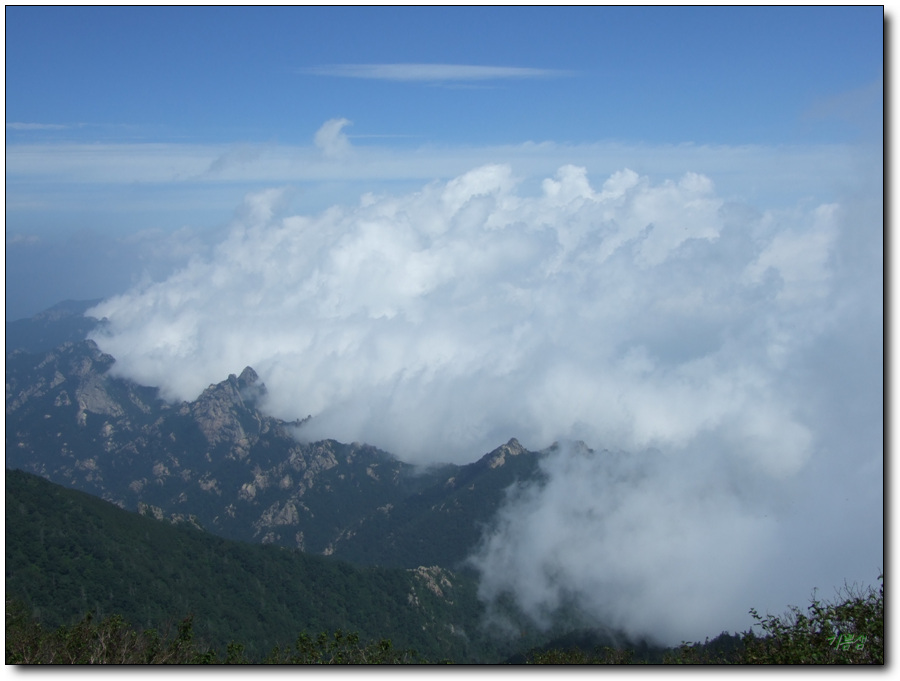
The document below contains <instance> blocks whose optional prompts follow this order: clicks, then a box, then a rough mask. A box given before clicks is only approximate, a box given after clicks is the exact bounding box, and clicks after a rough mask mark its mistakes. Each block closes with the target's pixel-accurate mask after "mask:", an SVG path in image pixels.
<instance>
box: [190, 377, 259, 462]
mask: <svg viewBox="0 0 900 681" xmlns="http://www.w3.org/2000/svg"><path fill="white" fill-rule="evenodd" d="M265 394H266V387H265V385H264V384H262V383H259V376H258V375H257V373H256V372H255V371H254V370H253V369H252V368H251V367H246V368H245V369H244V370H243V371H242V372H241V375H240V376H235V375H234V374H231V375H229V376H228V378H227V380H225V381H223V382H221V383H217V384H214V385H210V386H209V387H208V388H207V389H206V390H204V391H203V393H202V394H201V395H200V397H198V398H197V400H196V401H195V402H193V403H191V404H190V405H189V411H190V414H191V416H192V417H193V418H194V419H195V420H196V422H197V425H198V426H199V427H200V430H201V431H202V432H203V434H204V435H205V436H206V439H207V441H208V442H209V444H210V446H212V447H216V446H217V445H220V444H226V445H229V446H230V448H231V452H230V453H231V455H233V456H236V457H237V458H239V459H242V458H244V457H245V456H247V454H248V452H249V449H250V446H251V445H252V444H253V443H254V442H256V441H257V440H258V438H259V433H260V431H261V430H262V417H261V416H260V415H259V413H258V412H257V411H256V409H255V405H256V402H257V401H258V400H259V399H260V398H261V397H263V396H264V395H265ZM248 415H249V417H250V418H248Z"/></svg>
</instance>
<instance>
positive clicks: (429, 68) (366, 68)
mask: <svg viewBox="0 0 900 681" xmlns="http://www.w3.org/2000/svg"><path fill="white" fill-rule="evenodd" d="M300 71H301V73H306V74H309V75H315V76H336V77H339V78H366V79H371V80H399V81H418V82H431V83H433V82H445V81H449V82H463V81H486V80H504V79H525V78H560V77H563V76H570V75H572V72H571V71H563V70H558V69H535V68H527V67H521V66H477V65H470V64H330V65H324V66H313V67H310V68H304V69H300Z"/></svg>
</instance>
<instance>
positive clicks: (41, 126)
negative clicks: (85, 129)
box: [6, 123, 71, 130]
mask: <svg viewBox="0 0 900 681" xmlns="http://www.w3.org/2000/svg"><path fill="white" fill-rule="evenodd" d="M69 127H71V126H68V125H62V124H60V123H7V124H6V129H7V130H65V129H67V128H69Z"/></svg>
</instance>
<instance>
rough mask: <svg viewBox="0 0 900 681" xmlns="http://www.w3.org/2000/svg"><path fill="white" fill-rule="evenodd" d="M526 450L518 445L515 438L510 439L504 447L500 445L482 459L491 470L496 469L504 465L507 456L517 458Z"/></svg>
mask: <svg viewBox="0 0 900 681" xmlns="http://www.w3.org/2000/svg"><path fill="white" fill-rule="evenodd" d="M525 451H526V449H525V448H524V447H523V446H522V445H521V444H520V443H519V441H518V440H517V439H516V438H514V437H513V438H510V440H509V442H507V443H506V444H505V445H500V446H499V447H497V449H495V450H494V451H492V452H491V453H490V454H487V455H486V456H485V457H484V458H485V459H487V462H488V465H489V466H490V467H491V468H498V467H500V466H502V465H503V464H504V463H506V457H507V456H518V455H519V454H522V453H523V452H525Z"/></svg>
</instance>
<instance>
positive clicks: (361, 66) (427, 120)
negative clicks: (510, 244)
mask: <svg viewBox="0 0 900 681" xmlns="http://www.w3.org/2000/svg"><path fill="white" fill-rule="evenodd" d="M6 22H7V23H6V25H7V32H6V33H7V44H6V55H7V61H6V64H7V67H6V95H7V97H6V124H7V126H6V135H7V137H6V144H7V176H6V179H7V196H6V201H7V211H6V215H7V238H8V240H11V243H12V250H11V251H10V254H11V255H12V256H13V258H12V267H11V268H10V276H9V277H8V284H9V288H8V291H7V318H17V317H20V316H25V315H29V314H33V313H35V312H37V311H38V310H40V309H43V307H46V306H48V305H50V304H52V303H53V302H55V300H56V298H58V297H60V296H63V295H69V294H71V295H75V296H76V297H96V296H105V295H109V294H111V293H115V292H117V291H118V290H119V289H121V288H122V287H123V286H126V285H128V284H129V283H131V282H133V281H134V280H135V279H136V278H139V277H140V276H141V274H136V272H137V271H139V272H140V273H147V274H148V276H158V274H159V273H160V272H163V271H169V270H170V269H171V268H172V267H173V266H175V264H174V263H172V262H169V261H164V260H161V259H159V258H151V257H150V256H149V255H148V252H149V251H148V250H147V249H146V248H145V244H146V240H145V238H144V237H145V236H148V235H149V234H150V233H151V232H153V233H155V232H160V231H161V232H164V233H170V232H172V231H174V230H177V229H182V228H188V229H190V230H192V231H193V232H194V233H196V232H198V231H199V232H202V231H204V230H215V229H217V228H221V227H223V226H224V225H225V224H227V222H228V221H229V220H230V219H231V217H232V214H233V211H234V209H235V207H236V206H237V205H238V204H239V203H240V201H241V200H242V198H243V196H244V195H245V194H246V193H247V191H250V190H252V189H259V188H263V187H266V186H273V185H290V186H292V187H294V188H295V189H297V190H298V191H297V193H296V194H295V196H294V198H293V199H292V200H293V205H294V206H295V207H296V209H297V210H298V211H302V212H315V211H319V210H322V209H324V208H325V207H327V206H328V205H331V204H333V203H344V202H353V201H355V200H356V199H357V198H358V196H359V195H360V194H362V193H364V192H365V191H372V190H377V189H379V188H381V187H386V188H390V189H401V188H402V189H413V188H415V187H419V186H421V185H422V184H424V183H426V182H428V181H430V180H433V179H441V178H444V179H446V178H450V177H452V176H454V175H456V174H459V173H460V172H464V171H465V170H468V169H469V168H470V167H474V166H475V165H478V164H479V163H483V162H491V161H498V160H502V161H509V159H510V158H511V157H513V156H515V155H516V154H517V153H518V154H519V155H520V156H521V155H522V153H524V154H525V157H526V158H527V159H528V165H527V167H526V166H523V165H522V164H523V163H524V162H525V161H524V160H522V161H520V163H519V165H517V166H516V170H520V169H521V174H522V175H523V176H526V177H540V176H545V175H547V174H550V173H551V172H552V169H553V168H554V167H556V165H560V164H562V163H563V162H574V163H579V164H581V165H584V166H585V167H587V168H588V170H589V171H590V172H593V173H601V174H602V173H608V172H613V171H615V170H617V169H620V167H622V166H623V165H629V167H632V168H633V169H634V170H635V171H637V172H639V173H645V174H648V175H650V176H653V177H666V176H671V175H672V174H673V173H678V172H683V171H685V170H693V171H698V172H703V171H707V170H716V171H718V173H719V174H718V176H717V177H716V181H717V183H718V184H719V186H720V187H723V188H725V189H726V190H728V191H729V192H731V191H732V189H734V191H735V192H741V193H743V194H744V195H745V196H747V197H748V198H755V196H754V195H753V192H757V193H763V192H770V194H771V196H772V197H773V200H781V198H780V197H778V198H774V197H775V195H780V194H781V193H783V192H784V190H785V187H790V186H791V182H792V180H791V178H794V177H798V176H800V177H803V176H805V175H806V173H805V171H804V170H803V168H804V167H805V165H804V164H808V163H812V164H813V165H814V166H816V167H819V166H820V165H821V164H820V162H819V161H817V160H810V159H811V158H812V159H816V158H819V157H820V156H821V154H820V153H819V151H821V149H822V146H821V145H841V144H847V143H855V142H857V141H859V140H860V139H861V138H864V137H865V136H866V135H872V134H873V133H872V131H873V130H874V131H876V133H877V134H880V128H881V98H882V94H881V93H882V90H883V86H882V83H881V79H882V74H883V64H882V51H883V49H882V48H883V43H882V12H881V10H880V9H879V8H878V7H870V8H713V9H706V8H659V7H657V8H649V9H648V8H644V9H639V8H638V9H632V8H565V9H549V8H518V9H506V8H499V9H498V8H438V9H433V8H411V9H410V8H388V9H382V8H268V9H255V8H254V9H247V8H219V9H217V10H214V11H210V10H207V9H205V8H106V7H103V8H98V7H94V8H70V7H45V8H35V7H7V8H6ZM377 65H388V68H387V69H386V68H384V67H381V69H380V70H378V69H376V68H374V67H375V66H377ZM417 65H425V66H421V67H418V68H417ZM458 66H462V67H466V68H456V67H458ZM351 67H355V69H356V70H355V71H354V70H353V68H351ZM471 67H475V68H474V69H473V68H471ZM391 68H392V69H393V71H390V69H391ZM365 69H368V71H366V70H365ZM404 69H405V70H404ZM504 69H505V70H504ZM348 73H355V74H356V77H351V76H348V75H346V74H348ZM331 74H334V75H331ZM376 75H379V76H380V77H375V76H376ZM334 119H347V120H348V121H350V123H348V124H347V125H346V126H345V127H344V129H343V130H342V133H343V134H344V135H346V137H347V139H348V141H349V142H350V143H351V144H352V145H353V146H354V147H355V148H358V149H361V150H368V151H370V152H371V154H370V161H369V164H368V166H366V167H365V168H362V167H359V166H357V167H355V168H351V167H350V164H345V166H346V167H344V168H343V169H342V171H341V172H337V171H336V170H335V169H333V168H332V169H331V170H330V171H329V172H323V171H322V169H320V168H314V167H313V166H314V163H312V162H311V161H310V159H308V158H307V157H306V156H304V155H305V154H306V153H307V152H308V151H310V150H312V151H315V146H314V144H313V139H314V136H315V134H316V132H317V131H318V130H319V129H320V127H321V126H322V125H323V124H324V123H325V122H326V121H329V120H334ZM877 134H876V136H877ZM527 143H534V144H543V145H544V147H543V148H537V149H535V148H532V149H530V150H527V149H524V148H523V145H526V144H527ZM611 144H618V145H620V146H619V147H616V149H614V150H611V149H610V148H609V145H611ZM560 145H569V147H570V153H568V155H567V154H555V155H554V154H553V153H552V152H553V149H548V147H549V146H554V147H555V150H556V151H558V150H559V149H560ZM591 145H594V146H593V148H591ZM597 145H601V146H602V145H607V146H606V147H602V148H601V147H598V146H597ZM621 145H624V146H625V147H626V149H625V152H624V153H618V152H619V151H622V148H621ZM635 145H640V146H641V149H640V150H639V151H638V152H636V153H630V152H631V151H632V150H633V148H634V146H635ZM660 145H663V146H665V149H660ZM672 145H682V146H683V145H692V148H693V155H694V156H696V152H697V150H698V149H702V148H706V147H709V146H715V147H727V148H730V149H734V148H737V147H741V146H746V145H751V146H753V145H755V148H756V149H757V151H758V152H759V153H758V154H756V159H757V160H758V161H760V162H761V163H766V164H769V167H771V168H772V169H773V170H772V171H765V172H763V171H761V170H757V171H755V172H756V176H757V179H756V180H753V181H750V180H748V178H746V177H742V176H740V175H741V173H740V172H739V171H737V170H736V169H738V168H740V167H744V164H745V163H746V162H745V161H741V162H740V164H738V163H735V162H732V161H723V162H721V163H716V162H715V161H714V160H712V158H711V157H710V155H709V154H707V155H706V158H704V159H703V160H701V159H697V158H692V157H691V155H692V152H691V150H690V149H689V150H687V152H688V153H686V154H685V153H680V152H679V151H678V150H677V149H676V150H673V149H672ZM817 145H818V146H817ZM784 146H791V147H792V148H793V149H794V150H795V151H796V153H795V154H792V155H790V158H789V159H785V158H780V159H779V160H777V161H774V160H773V156H772V154H771V152H772V151H773V150H775V149H777V148H779V147H784ZM498 147H502V148H503V149H502V150H498V149H497V148H498ZM681 151H685V150H684V149H682V150H681ZM832 151H833V150H832ZM379 153H380V154H382V155H389V156H390V157H391V161H390V162H386V161H385V160H384V158H375V157H376V156H377V155H378V154H379ZM825 153H826V155H828V156H829V157H830V158H832V159H836V158H837V157H838V155H839V153H840V152H838V153H830V151H826V152H825ZM273 156H274V157H279V158H280V162H278V163H274V162H273V158H272V157H273ZM551 156H553V158H551ZM762 157H765V158H762ZM717 158H720V159H722V158H724V157H723V156H722V155H718V156H717ZM844 163H845V161H844V159H841V160H840V161H838V162H836V163H835V165H834V167H835V168H837V167H840V166H841V165H844ZM226 164H228V165H229V166H230V167H232V168H234V167H235V166H238V167H240V168H242V170H243V172H241V173H238V174H237V175H235V174H232V175H230V176H228V177H223V176H221V175H219V176H214V175H215V173H210V172H207V171H209V170H211V169H212V170H215V169H217V168H218V169H221V168H222V167H223V166H224V165H226ZM825 164H826V166H827V165H828V163H827V161H826V162H825ZM301 165H302V166H304V167H305V168H306V169H307V172H303V171H302V170H301V169H300V166H301ZM779 172H784V173H787V177H779ZM836 172H837V171H836ZM761 177H768V183H767V184H766V183H763V182H762V181H760V180H759V178H761ZM729 178H733V182H729V181H728V180H729ZM835 181H836V180H835ZM799 184H800V185H804V184H805V185H807V186H799V187H798V188H797V189H798V190H799V191H800V192H803V191H805V192H806V194H807V195H809V194H810V193H812V192H813V191H816V192H818V189H819V188H820V187H821V186H822V182H818V183H817V186H816V188H812V187H810V186H808V185H810V182H808V181H807V182H805V183H804V182H803V181H801V182H800V183H799ZM788 200H793V196H791V197H788ZM136 233H138V234H140V235H141V236H137V237H135V236H134V235H135V234H136ZM104 239H113V240H115V242H114V243H112V242H110V243H107V244H106V248H105V250H106V251H107V252H108V253H109V254H110V255H109V256H105V257H101V256H99V255H97V252H96V249H97V247H96V245H95V244H96V242H97V241H98V240H101V241H102V240H104ZM135 239H137V240H138V241H139V242H140V244H141V246H139V247H138V246H135V245H134V240H135ZM38 240H40V244H38ZM136 248H137V249H138V250H139V251H142V253H143V254H141V253H138V252H135V249H136ZM164 250H165V251H171V249H170V248H168V247H165V248H164ZM66 253H77V254H78V255H79V256H80V257H79V258H78V259H77V261H76V262H61V257H62V256H63V255H64V254H66ZM91 254H93V255H91ZM98 258H99V261H98ZM78 262H82V263H89V265H88V266H87V267H82V268H79V267H78ZM42 263H43V264H42ZM29 272H32V273H35V274H36V275H37V276H36V281H34V282H26V281H25V280H24V278H25V277H27V276H28V273H29ZM57 273H58V274H60V275H62V276H61V277H60V276H57ZM104 276H105V280H104ZM73 277H74V278H75V279H76V281H75V282H73V281H71V280H69V281H64V280H63V279H64V278H65V279H71V278H73ZM66 292H68V293H66Z"/></svg>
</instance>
